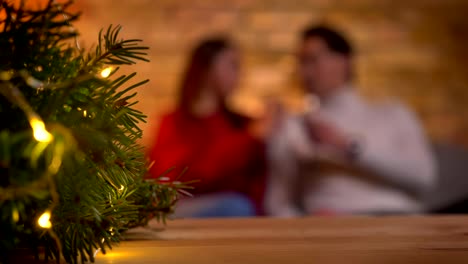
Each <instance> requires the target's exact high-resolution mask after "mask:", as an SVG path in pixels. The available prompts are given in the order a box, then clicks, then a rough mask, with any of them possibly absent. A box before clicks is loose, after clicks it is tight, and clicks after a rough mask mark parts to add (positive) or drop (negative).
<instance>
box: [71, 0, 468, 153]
mask: <svg viewBox="0 0 468 264" xmlns="http://www.w3.org/2000/svg"><path fill="white" fill-rule="evenodd" d="M77 2H78V7H79V8H80V9H81V10H83V11H84V14H83V17H82V18H81V20H80V22H79V23H78V29H79V30H80V31H81V34H82V37H81V41H82V42H83V43H84V45H86V46H90V45H91V44H93V43H95V42H96V41H95V37H96V36H97V32H98V31H99V29H100V28H101V27H106V26H107V25H108V24H111V23H112V24H121V25H123V26H124V35H125V36H128V37H132V38H133V37H137V38H142V39H144V41H145V44H146V45H148V46H150V48H151V50H150V57H151V63H146V64H145V63H142V64H139V65H138V66H137V67H136V68H135V69H134V70H136V71H138V72H139V76H141V78H150V79H151V83H150V84H149V85H147V86H146V87H144V88H143V89H141V91H140V95H139V100H140V106H139V107H140V109H142V110H143V111H144V112H145V113H146V114H148V115H149V117H150V118H149V120H150V121H151V120H155V119H156V118H157V117H158V116H159V115H160V114H161V113H163V112H165V111H168V110H169V109H171V107H173V106H174V102H175V98H176V94H177V91H176V88H177V82H178V79H179V73H180V72H181V70H182V68H183V66H184V62H185V55H186V53H187V51H188V49H189V48H190V47H191V46H192V45H193V44H194V42H195V41H196V40H198V39H199V38H200V37H202V36H205V35H207V34H215V33H225V32H228V33H230V35H231V36H232V37H233V39H234V40H236V41H237V43H238V44H239V46H240V47H241V48H242V51H243V63H244V69H243V76H242V85H241V88H240V90H239V92H238V93H237V94H236V96H235V97H234V98H233V106H234V107H237V108H240V109H242V110H243V111H246V112H255V111H257V110H258V109H260V108H261V105H262V101H263V100H264V99H265V98H266V97H276V98H286V99H285V100H284V101H285V103H286V104H287V105H288V106H289V107H290V108H294V107H295V106H297V105H298V104H297V102H298V99H297V98H298V96H299V93H298V92H297V91H298V89H295V88H294V87H295V85H294V83H295V82H294V57H293V55H292V52H293V50H294V46H295V44H296V34H297V32H298V31H299V30H300V29H301V28H302V27H303V26H304V25H306V24H307V23H309V22H327V23H329V24H331V25H334V26H336V27H338V28H340V29H341V30H342V31H344V32H345V33H347V34H348V36H349V37H350V38H351V40H353V41H354V43H355V46H356V49H357V52H358V55H357V58H356V73H357V74H356V83H357V86H358V87H359V90H360V92H362V93H363V94H364V95H365V96H367V97H369V99H371V100H379V99H380V98H383V97H387V96H397V97H399V98H401V99H402V100H404V101H405V102H407V103H408V104H410V105H411V106H412V107H413V109H414V110H415V111H416V112H417V113H418V115H419V116H420V117H421V119H422V120H423V122H424V125H425V127H426V128H427V131H428V133H429V134H430V136H431V138H433V139H434V140H437V141H450V142H457V143H464V144H467V143H468V133H467V132H468V104H467V103H468V49H466V48H465V46H466V44H467V41H468V20H467V19H466V10H468V3H466V1H463V0H459V1H455V0H443V1H442V0H416V1H401V0H399V1H397V0H342V1H339V0H288V1H284V0H270V1H268V0H192V1H187V0H131V1H130V0H126V1H110V0H100V1H92V0H81V1H77ZM151 123H152V122H150V124H148V125H144V128H145V129H146V130H147V131H148V133H146V136H145V139H144V142H145V143H147V142H149V141H151V139H152V133H151V132H150V129H149V127H150V126H151V125H152V124H151Z"/></svg>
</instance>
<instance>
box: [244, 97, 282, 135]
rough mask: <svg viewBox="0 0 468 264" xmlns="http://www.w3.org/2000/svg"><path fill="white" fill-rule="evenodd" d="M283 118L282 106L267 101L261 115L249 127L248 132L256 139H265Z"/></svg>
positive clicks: (275, 102)
mask: <svg viewBox="0 0 468 264" xmlns="http://www.w3.org/2000/svg"><path fill="white" fill-rule="evenodd" d="M284 117H285V110H284V109H283V106H282V105H281V104H280V103H278V102H277V101H272V100H270V101H268V102H267V103H266V104H265V111H264V113H263V115H262V116H261V117H259V118H257V119H255V120H254V121H253V122H252V124H251V125H250V126H249V128H248V129H249V132H250V133H251V134H252V135H253V136H254V137H256V138H259V139H263V140H264V139H266V138H268V137H269V136H270V135H271V133H272V132H273V131H274V130H275V128H277V127H278V126H279V125H280V123H281V122H282V120H283V119H284Z"/></svg>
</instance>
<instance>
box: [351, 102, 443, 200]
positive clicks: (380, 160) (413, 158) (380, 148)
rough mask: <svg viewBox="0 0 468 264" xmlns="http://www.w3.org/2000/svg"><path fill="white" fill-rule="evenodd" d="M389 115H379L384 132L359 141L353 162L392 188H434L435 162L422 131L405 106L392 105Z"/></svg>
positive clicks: (415, 192) (417, 189)
mask: <svg viewBox="0 0 468 264" xmlns="http://www.w3.org/2000/svg"><path fill="white" fill-rule="evenodd" d="M389 112H391V113H389V114H388V115H384V116H382V118H385V120H384V121H383V122H386V124H387V125H386V126H385V127H386V129H385V130H383V131H376V132H375V133H369V134H368V135H367V136H366V137H365V138H364V139H363V142H361V144H360V149H359V153H358V154H357V156H356V159H355V163H356V164H357V165H358V166H359V167H362V168H363V169H367V170H369V171H371V172H374V173H375V174H376V175H378V176H379V177H381V179H382V180H385V181H387V182H389V183H390V184H392V185H395V186H399V187H400V188H403V189H405V190H407V191H409V192H411V193H414V194H422V193H425V192H427V191H429V190H430V189H431V188H432V187H434V185H435V182H436V163H435V159H434V157H433V153H432V152H431V149H430V147H429V144H428V142H427V140H426V137H425V135H424V133H423V130H422V128H421V126H420V124H419V122H418V120H417V119H416V117H415V116H413V114H412V113H411V112H410V111H409V110H407V109H406V108H405V107H403V106H401V105H396V106H394V107H393V108H392V109H391V110H390V109H389ZM381 121H382V120H381Z"/></svg>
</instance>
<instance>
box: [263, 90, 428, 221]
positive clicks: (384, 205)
mask: <svg viewBox="0 0 468 264" xmlns="http://www.w3.org/2000/svg"><path fill="white" fill-rule="evenodd" d="M311 114H312V113H311ZM313 114H318V115H319V116H320V117H321V118H322V119H324V120H326V121H327V122H329V123H331V124H333V125H335V126H336V127H337V128H338V129H340V130H341V131H343V132H344V133H345V134H347V135H349V136H350V137H354V138H355V139H357V141H358V142H359V145H360V152H359V155H358V157H357V159H356V160H354V161H353V162H349V161H345V160H343V159H340V158H339V157H338V155H335V154H334V153H333V151H332V150H330V149H327V148H323V147H322V146H319V145H317V144H316V143H314V142H313V141H312V140H311V139H310V137H309V136H308V135H307V130H306V128H305V125H304V120H305V118H304V116H290V117H288V118H287V119H286V120H285V121H284V122H282V124H281V126H280V128H279V129H278V130H277V131H276V133H275V134H274V135H273V136H272V138H271V140H270V144H269V161H270V172H271V174H270V175H269V176H270V177H269V181H268V186H267V192H266V199H265V203H266V204H265V208H266V211H267V213H269V214H270V215H272V216H279V217H291V216H298V215H302V214H304V213H305V214H311V213H314V212H318V211H321V210H328V211H334V212H336V213H342V214H350V213H417V212H421V211H422V210H423V206H422V204H421V203H420V201H419V199H418V197H420V196H421V194H423V193H425V192H427V191H429V190H430V189H431V188H432V187H433V186H434V185H435V183H436V166H435V164H436V163H435V161H434V157H433V155H432V153H431V150H430V148H429V146H428V143H427V140H426V138H425V135H424V133H423V131H422V129H421V127H420V125H419V122H418V120H417V119H416V118H415V117H414V116H413V114H412V113H411V112H410V111H408V110H407V109H406V108H405V107H404V106H402V105H401V104H398V103H396V102H387V103H384V104H380V105H371V104H369V103H367V102H365V101H364V100H363V99H362V98H360V97H359V96H358V95H357V94H356V93H355V92H354V90H353V89H352V88H344V89H343V90H342V91H341V92H340V93H338V94H337V95H335V96H334V97H333V98H331V99H329V100H327V102H325V103H322V105H321V107H320V110H319V111H318V113H313ZM324 164H327V165H324ZM330 165H331V166H330ZM298 204H302V207H303V209H302V210H301V209H299V207H298Z"/></svg>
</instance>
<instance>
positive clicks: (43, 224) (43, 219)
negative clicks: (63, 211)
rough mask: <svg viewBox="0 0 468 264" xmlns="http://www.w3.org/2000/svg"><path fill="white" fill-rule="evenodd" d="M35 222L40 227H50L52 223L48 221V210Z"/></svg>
mask: <svg viewBox="0 0 468 264" xmlns="http://www.w3.org/2000/svg"><path fill="white" fill-rule="evenodd" d="M37 223H38V224H39V226H40V227H42V228H51V227H52V223H51V222H50V212H49V211H45V212H44V213H43V214H42V215H41V216H40V217H39V219H38V220H37Z"/></svg>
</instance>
